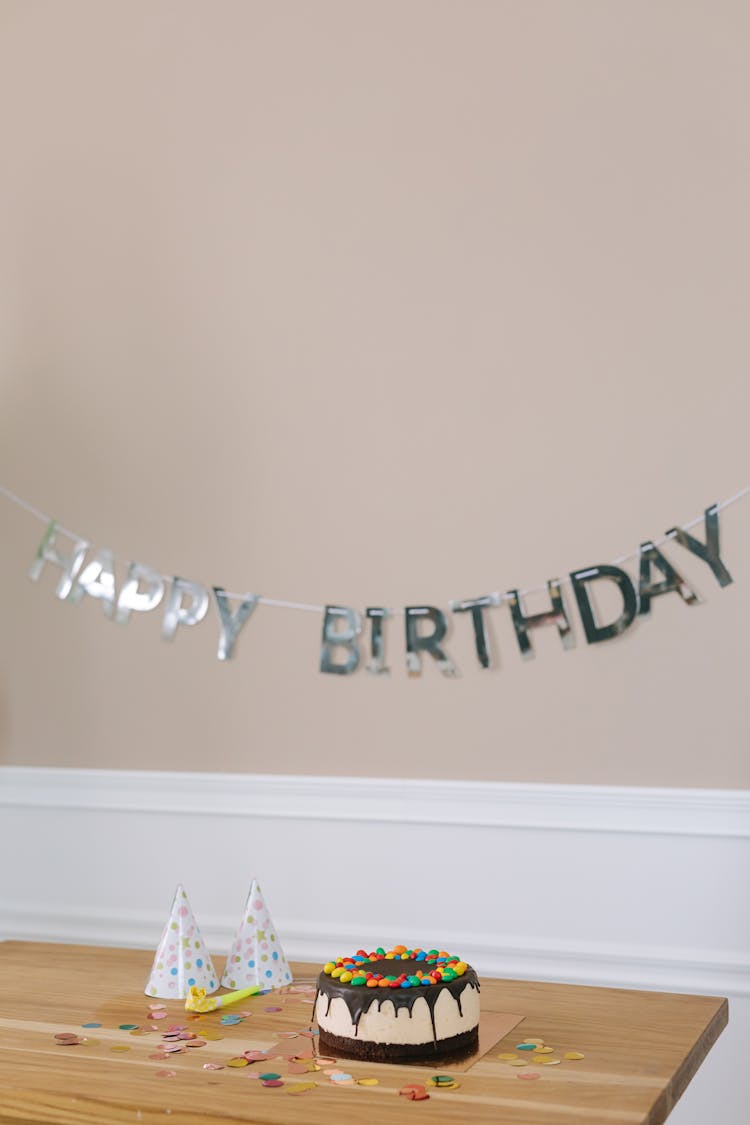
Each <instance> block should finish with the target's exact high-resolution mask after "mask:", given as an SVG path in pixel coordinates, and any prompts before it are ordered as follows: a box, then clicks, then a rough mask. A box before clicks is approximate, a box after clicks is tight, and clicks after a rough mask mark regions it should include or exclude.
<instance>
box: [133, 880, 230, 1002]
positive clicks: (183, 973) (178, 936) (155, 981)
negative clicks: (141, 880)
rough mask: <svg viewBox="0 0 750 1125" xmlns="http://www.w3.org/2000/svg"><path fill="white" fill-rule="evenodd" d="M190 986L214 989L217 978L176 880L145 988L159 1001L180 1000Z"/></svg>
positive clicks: (217, 981) (191, 913) (184, 895)
mask: <svg viewBox="0 0 750 1125" xmlns="http://www.w3.org/2000/svg"><path fill="white" fill-rule="evenodd" d="M193 985H197V987H198V988H205V990H206V992H207V993H209V992H216V989H217V988H218V987H219V978H218V976H217V974H216V970H215V969H214V967H213V964H212V962H211V957H210V954H209V952H208V950H207V949H206V946H205V945H204V943H203V938H202V937H201V932H200V930H199V929H198V923H197V922H196V921H195V918H194V917H193V911H192V910H191V909H190V903H189V902H188V897H187V895H186V893H185V888H184V887H183V886H182V884H181V883H180V884H179V886H178V887H177V890H176V891H175V895H174V902H173V903H172V909H171V910H170V912H169V918H168V919H167V924H166V926H165V927H164V933H163V934H162V935H161V941H160V942H159V948H158V949H157V951H156V956H155V957H154V963H153V965H152V966H151V974H150V976H149V978H148V983H147V985H146V990H145V991H146V995H147V996H158V997H159V998H160V999H163V1000H184V999H185V997H186V996H187V994H188V992H189V991H190V989H191V987H192V986H193Z"/></svg>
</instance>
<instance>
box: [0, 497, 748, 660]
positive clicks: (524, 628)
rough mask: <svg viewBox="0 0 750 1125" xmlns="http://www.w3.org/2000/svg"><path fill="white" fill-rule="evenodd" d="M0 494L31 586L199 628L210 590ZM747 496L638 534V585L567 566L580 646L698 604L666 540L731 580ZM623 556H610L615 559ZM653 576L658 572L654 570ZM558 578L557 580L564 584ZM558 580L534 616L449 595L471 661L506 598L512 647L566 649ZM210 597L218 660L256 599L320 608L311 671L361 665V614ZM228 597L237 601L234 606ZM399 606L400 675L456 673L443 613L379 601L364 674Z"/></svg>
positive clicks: (486, 647)
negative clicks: (679, 603) (26, 533)
mask: <svg viewBox="0 0 750 1125" xmlns="http://www.w3.org/2000/svg"><path fill="white" fill-rule="evenodd" d="M0 494H2V495H4V496H5V497H6V498H7V499H9V500H10V501H11V502H12V503H15V504H17V505H18V506H19V507H21V508H24V509H26V511H28V512H30V513H31V514H32V515H34V516H35V517H36V518H38V519H40V520H42V521H43V522H44V523H45V524H46V525H47V526H46V528H45V531H44V534H43V536H42V540H41V542H40V544H39V546H38V548H37V551H36V555H35V557H34V560H33V562H32V564H31V566H30V568H29V577H30V578H31V579H32V581H34V582H38V581H39V579H40V578H41V576H42V574H43V572H44V571H45V568H46V567H47V564H51V565H52V566H53V567H55V568H57V574H56V577H55V596H56V597H57V598H59V599H60V600H62V601H66V600H67V601H68V602H70V603H72V604H77V603H79V602H81V601H82V600H83V599H84V598H85V597H89V598H94V599H97V600H99V601H100V602H101V603H102V607H103V610H104V613H105V614H106V616H107V617H109V618H110V619H112V620H114V621H115V622H117V623H118V624H121V625H125V624H127V623H128V621H129V620H130V615H131V613H148V612H150V611H152V610H154V609H156V608H157V607H158V606H159V605H160V604H162V602H163V603H164V612H163V619H162V626H161V634H162V637H163V638H164V639H165V640H173V639H174V637H175V636H176V634H177V630H178V628H179V627H180V626H182V625H185V626H189V625H198V624H200V622H201V621H203V619H204V618H205V617H206V615H207V613H208V609H209V605H210V601H211V597H210V594H209V587H207V586H205V585H203V584H202V583H200V582H193V581H191V580H189V579H186V578H178V577H172V578H166V577H165V576H164V575H163V574H160V573H159V572H158V571H157V570H155V569H154V568H153V567H150V566H147V565H145V564H144V563H139V562H130V563H128V565H127V570H126V572H125V578H124V580H123V581H122V583H121V584H119V588H118V582H117V579H116V570H115V559H114V555H113V552H112V551H111V550H109V549H108V548H106V547H101V548H99V549H97V550H94V551H93V552H92V553H91V554H90V555H88V557H87V552H88V551H89V549H90V546H91V545H90V543H89V542H88V541H87V540H86V539H84V538H82V537H81V536H78V535H76V534H75V533H74V532H71V531H68V530H67V529H65V528H63V527H61V526H60V524H59V523H58V522H57V520H54V519H50V518H49V517H48V516H46V515H45V514H44V513H42V512H39V511H38V510H37V509H36V508H34V507H32V506H31V505H30V504H27V503H26V502H25V501H24V500H21V498H20V497H18V496H15V495H14V494H13V493H12V492H10V491H9V490H8V489H7V488H3V487H2V486H1V485H0ZM748 495H750V485H749V486H748V487H747V488H744V489H742V490H741V491H740V492H738V493H736V494H735V495H734V496H732V497H730V498H729V499H728V500H725V501H723V502H722V503H721V504H712V505H710V507H708V508H706V509H705V511H704V513H703V524H704V539H703V540H701V539H698V538H696V537H695V536H694V535H691V534H690V532H689V530H688V528H693V527H695V526H696V524H698V523H700V522H701V520H700V517H699V518H698V519H695V520H692V521H691V522H690V523H688V524H686V525H684V526H683V527H674V528H672V529H671V530H670V531H668V532H667V533H666V536H665V538H664V539H661V540H658V541H653V540H651V539H647V540H645V541H644V542H643V543H641V546H640V549H639V551H638V552H636V553H635V554H634V555H628V556H624V558H625V559H632V558H637V559H638V579H637V582H635V581H634V580H633V578H632V577H631V576H630V575H629V574H628V573H627V571H625V570H623V569H622V568H621V567H620V566H618V565H615V564H614V563H603V564H601V565H599V566H592V567H587V568H582V569H578V570H574V571H571V573H570V576H569V579H568V580H569V581H570V584H571V586H572V589H573V594H574V596H575V602H576V605H577V608H578V613H579V616H580V620H581V624H582V626H583V632H584V635H585V637H586V641H587V643H588V644H590V645H592V644H599V643H601V642H602V641H608V640H611V639H613V638H614V637H618V636H620V635H621V634H622V633H624V632H625V631H626V630H627V629H629V628H631V627H632V625H633V624H634V623H635V621H636V619H637V618H638V617H639V616H640V617H643V616H646V615H648V614H649V613H650V612H651V603H652V601H653V599H654V598H657V597H661V596H662V595H663V594H668V593H676V594H678V595H679V597H680V598H681V599H682V600H683V601H684V602H685V604H686V605H690V606H692V605H697V604H699V603H700V601H701V599H700V597H699V596H698V594H697V593H696V591H695V590H694V589H693V588H692V586H691V585H690V584H689V582H688V581H687V580H686V579H685V578H684V577H683V575H682V574H681V573H680V571H679V570H678V569H677V567H676V566H675V564H674V563H673V562H672V560H671V559H669V558H667V556H666V555H665V554H664V553H663V551H662V550H661V548H662V547H663V546H664V545H665V544H669V543H670V542H671V541H674V543H675V545H676V546H679V547H682V548H683V549H684V550H686V551H688V552H689V553H690V554H691V555H694V556H695V557H696V558H698V559H700V560H701V561H702V562H704V563H706V565H707V566H708V567H709V568H710V570H711V572H712V574H713V575H714V577H715V578H716V581H717V582H718V584H719V586H720V587H725V586H729V585H731V583H732V582H733V581H734V580H733V578H732V575H731V574H730V573H729V570H728V569H727V567H726V564H725V563H724V561H723V559H722V558H721V555H720V547H719V512H720V511H721V510H722V509H723V508H725V507H728V505H730V504H733V503H735V502H736V501H737V500H740V499H742V498H743V497H745V496H748ZM622 561H623V559H622V558H620V559H618V560H617V562H618V563H620V562H622ZM655 572H659V575H657V574H656V573H655ZM563 581H565V580H563ZM602 581H605V582H610V583H614V585H615V587H616V588H617V592H618V594H619V597H620V599H621V602H622V606H621V610H620V613H619V615H618V616H617V617H616V618H615V620H614V621H609V622H607V621H602V620H600V619H599V617H598V615H597V612H596V610H595V607H594V603H593V600H592V586H593V585H594V584H595V583H597V582H602ZM561 585H562V583H561V581H560V580H559V579H556V578H554V579H550V580H549V581H548V582H547V583H546V585H545V586H541V587H538V588H536V589H534V590H530V591H526V593H538V592H540V591H543V590H544V591H546V593H547V595H548V597H549V608H548V609H544V610H542V611H541V612H538V613H527V612H526V611H525V610H524V607H523V604H522V596H524V595H521V593H520V592H519V590H517V589H510V590H508V592H507V593H506V594H502V595H501V594H498V593H494V594H485V595H483V596H481V597H477V598H467V599H464V600H461V601H451V602H450V608H451V610H452V611H453V613H457V614H459V613H460V614H466V613H469V614H470V615H471V623H472V631H473V637H474V648H475V651H476V656H477V660H478V662H479V665H480V667H482V668H489V667H490V665H491V660H490V643H489V634H488V622H487V615H486V612H485V611H486V610H488V609H490V608H493V607H498V606H501V605H502V604H503V603H504V602H507V604H508V608H509V610H510V618H511V622H512V625H513V629H514V632H515V636H516V640H517V642H518V647H519V651H520V653H521V656H522V657H524V658H527V659H528V658H531V657H533V656H534V649H533V646H532V643H531V636H530V633H531V631H532V630H533V629H536V628H539V627H540V626H543V625H554V626H556V628H557V632H558V635H559V637H560V641H561V643H562V646H563V648H564V649H570V648H572V647H574V645H575V637H574V633H573V629H572V624H571V620H570V617H569V615H568V611H567V609H566V605H565V600H564V598H563V593H562V589H561ZM210 590H211V592H212V593H213V600H214V603H215V606H216V610H217V612H218V615H219V641H218V648H217V658H218V659H219V660H222V661H226V660H230V659H231V658H232V657H233V655H234V652H235V648H236V645H237V640H238V637H239V634H240V632H241V631H242V629H243V628H244V626H245V624H246V623H247V621H248V620H249V618H250V617H251V616H252V614H253V613H254V611H255V608H256V606H257V605H268V606H276V607H280V608H286V609H297V610H308V611H313V612H316V613H320V614H322V634H321V641H320V657H319V661H320V663H319V667H320V671H321V672H323V673H327V674H332V675H338V676H350V675H352V674H353V673H354V672H356V671H357V670H358V668H359V665H360V648H359V643H358V637H359V635H360V633H361V631H362V615H361V614H360V612H359V611H358V610H357V609H354V608H353V607H351V606H341V605H326V606H318V605H310V604H307V603H303V602H285V601H279V600H275V599H273V598H265V597H261V596H260V595H258V594H249V593H245V594H233V593H228V592H227V591H226V590H225V589H224V588H223V587H222V586H211V587H210ZM232 602H237V603H238V604H237V607H236V609H233V608H232ZM399 612H402V613H403V617H404V626H405V647H406V671H407V673H408V675H409V676H421V675H422V670H423V657H424V656H425V655H427V656H429V657H431V659H432V660H434V661H435V663H436V665H437V667H438V669H439V670H440V672H441V673H442V674H443V675H444V676H447V677H455V676H457V675H458V672H457V669H456V666H455V664H454V663H453V661H452V660H451V658H450V657H449V655H448V654H447V652H446V651H445V649H444V648H443V640H444V638H445V636H446V633H447V631H448V619H447V617H446V614H445V613H444V612H443V610H441V609H439V608H438V607H437V606H430V605H411V606H406V607H405V608H404V609H403V611H399V610H392V609H388V608H387V607H386V606H378V605H375V606H372V605H371V606H368V607H367V608H366V609H365V618H366V620H367V621H368V622H369V626H370V630H369V632H370V636H369V642H370V643H369V660H368V661H367V663H366V669H367V672H368V673H369V674H370V675H372V676H379V677H383V676H384V675H386V674H387V673H388V672H389V671H390V668H389V667H388V665H387V664H386V659H385V641H384V624H385V621H386V619H387V618H389V617H392V616H393V615H394V614H396V613H399Z"/></svg>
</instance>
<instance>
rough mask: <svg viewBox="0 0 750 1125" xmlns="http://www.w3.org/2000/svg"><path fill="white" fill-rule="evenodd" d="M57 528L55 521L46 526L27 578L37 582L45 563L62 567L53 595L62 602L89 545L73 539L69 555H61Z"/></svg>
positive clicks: (68, 591) (82, 540)
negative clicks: (58, 547) (58, 546)
mask: <svg viewBox="0 0 750 1125" xmlns="http://www.w3.org/2000/svg"><path fill="white" fill-rule="evenodd" d="M59 526H60V525H59V524H58V522H57V520H50V522H49V523H48V524H47V530H46V531H45V533H44V535H43V536H42V541H41V543H40V544H39V546H38V547H37V551H36V557H35V558H34V561H33V563H32V564H31V566H30V568H29V578H30V579H31V580H32V582H37V581H38V580H39V576H40V575H41V573H42V571H43V570H44V564H45V563H48V562H51V563H54V564H55V566H59V567H62V576H61V577H60V580H59V582H58V583H57V589H56V590H55V593H56V595H57V597H58V598H60V599H61V600H62V601H64V600H65V598H67V596H68V594H69V593H70V590H71V587H72V585H73V580H74V579H75V576H76V574H77V573H78V571H79V570H80V569H81V563H82V562H83V556H84V555H85V554H86V551H87V549H88V547H89V544H88V543H87V542H86V541H85V540H84V539H73V540H72V544H73V547H72V550H71V551H70V553H69V554H67V555H64V554H61V553H60V551H58V549H57V531H58V528H59Z"/></svg>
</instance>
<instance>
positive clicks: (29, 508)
mask: <svg viewBox="0 0 750 1125" xmlns="http://www.w3.org/2000/svg"><path fill="white" fill-rule="evenodd" d="M748 494H750V484H749V485H746V487H745V488H741V489H740V490H739V492H735V493H734V495H733V496H729V497H727V499H726V500H721V501H720V502H719V503H718V504H717V505H716V509H717V511H719V512H722V511H723V510H724V509H725V508H728V507H730V505H732V504H736V503H737V501H738V500H743V499H744V498H745V496H747V495H748ZM0 495H2V496H4V497H5V499H6V500H9V501H10V502H11V504H15V505H16V506H17V507H18V508H22V509H23V510H24V511H25V512H28V513H29V515H31V516H34V518H35V519H37V520H40V521H41V522H42V523H46V524H49V523H51V522H52V516H48V515H47V514H46V513H45V512H41V511H40V510H39V508H35V507H34V505H33V504H29V502H28V501H27V500H24V499H22V497H20V496H17V495H16V493H15V492H11V490H10V489H9V488H6V487H5V485H2V484H0ZM703 518H704V517H703V513H701V515H699V516H696V517H695V518H694V519H691V520H688V522H687V523H682V524H680V525H679V527H680V529H681V530H682V531H689V530H690V529H691V528H693V527H697V526H698V524H700V523H702V522H703ZM55 523H56V529H57V531H58V532H61V533H62V534H63V535H66V536H67V537H68V538H69V539H76V540H81V541H84V540H83V537H82V536H80V535H78V534H76V532H75V531H70V530H68V528H66V527H63V526H62V525H61V524H59V523H57V522H56V521H55ZM675 536H676V532H674V531H671V532H669V533H668V534H667V535H664V536H662V538H661V539H654V540H652V542H653V544H654V546H655V547H662V546H663V545H664V544H665V543H668V542H669V541H670V539H674V538H675ZM639 555H640V550H636V551H631V552H630V553H629V554H627V555H618V556H617V558H616V559H612V565H613V566H619V565H620V564H621V563H624V562H628V561H629V560H630V559H637V558H638V557H639ZM160 577H161V578H163V579H164V580H165V581H166V582H170V581H171V580H172V577H173V576H172V575H171V574H162V575H160ZM559 581H560V582H561V583H566V582H570V578H569V577H564V578H561V579H559ZM546 589H547V585H546V583H544V585H541V586H531V587H530V588H529V589H527V590H521V591H520V596H521V597H526V596H528V595H529V594H537V593H541V592H542V591H544V590H546ZM223 593H224V597H225V598H230V599H234V600H236V601H244V599H245V598H247V596H248V594H247V592H246V593H244V594H236V593H232V592H231V591H229V590H224V591H223ZM489 596H490V597H492V598H496V599H497V601H498V602H501V601H507V600H508V595H507V594H501V593H499V592H495V593H493V594H491V595H489ZM450 604H453V603H452V602H451V603H450ZM258 605H267V606H272V607H274V608H275V609H299V610H303V611H305V612H308V613H323V612H324V610H325V606H322V605H311V604H310V603H309V602H290V601H285V600H284V599H282V598H266V597H259V598H258ZM388 612H389V614H390V615H391V616H394V617H395V616H398V615H402V614H403V612H404V611H403V609H392V610H389V611H388Z"/></svg>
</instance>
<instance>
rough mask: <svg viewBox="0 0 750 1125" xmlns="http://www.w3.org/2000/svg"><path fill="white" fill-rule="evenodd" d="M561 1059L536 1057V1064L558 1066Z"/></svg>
mask: <svg viewBox="0 0 750 1125" xmlns="http://www.w3.org/2000/svg"><path fill="white" fill-rule="evenodd" d="M560 1062H561V1059H538V1060H537V1065H538V1066H559V1065H560Z"/></svg>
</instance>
